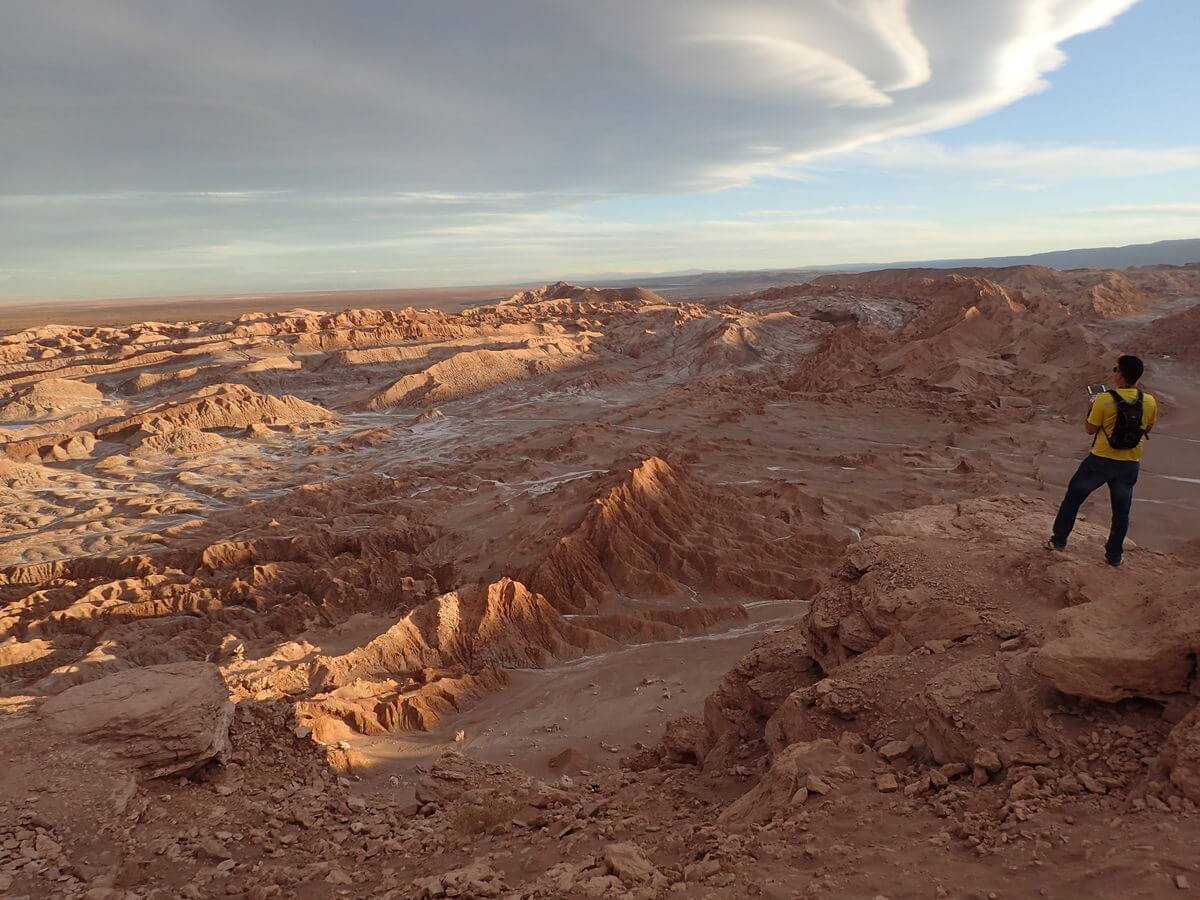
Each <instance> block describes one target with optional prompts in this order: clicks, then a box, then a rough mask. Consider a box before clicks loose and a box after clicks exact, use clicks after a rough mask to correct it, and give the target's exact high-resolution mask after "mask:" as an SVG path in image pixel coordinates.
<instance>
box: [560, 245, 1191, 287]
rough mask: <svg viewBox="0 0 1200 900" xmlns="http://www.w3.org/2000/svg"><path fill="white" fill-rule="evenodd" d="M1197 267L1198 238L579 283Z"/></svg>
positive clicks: (769, 281) (727, 283)
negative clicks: (891, 272) (938, 271)
mask: <svg viewBox="0 0 1200 900" xmlns="http://www.w3.org/2000/svg"><path fill="white" fill-rule="evenodd" d="M1188 263H1197V264H1200V238H1193V239H1188V240H1177V241H1155V242H1154V243H1153V244H1129V245H1127V246H1124V247H1089V248H1086V249H1079V250H1052V251H1050V252H1048V253H1031V254H1029V255H1027V256H986V257H979V258H977V259H924V260H911V261H907V262H890V263H846V264H844V265H834V266H803V267H797V268H794V269H755V270H749V271H732V272H673V273H659V274H654V275H649V274H641V275H623V276H608V277H598V278H596V277H593V278H584V279H574V280H581V281H584V282H586V283H588V284H595V285H600V286H613V287H616V286H626V285H631V284H636V285H638V286H640V287H645V288H649V289H650V290H652V291H656V292H658V293H660V294H663V295H664V296H668V297H698V296H709V297H715V296H728V295H729V294H735V293H742V292H745V291H758V290H764V289H766V288H769V287H776V286H778V285H785V284H796V283H798V282H802V281H810V280H812V279H813V278H816V277H817V276H818V275H824V274H827V273H829V272H870V271H873V270H877V269H962V268H982V269H995V268H1000V267H1002V266H1048V267H1050V268H1052V269H1128V268H1130V267H1132V266H1162V265H1172V266H1181V265H1186V264H1188Z"/></svg>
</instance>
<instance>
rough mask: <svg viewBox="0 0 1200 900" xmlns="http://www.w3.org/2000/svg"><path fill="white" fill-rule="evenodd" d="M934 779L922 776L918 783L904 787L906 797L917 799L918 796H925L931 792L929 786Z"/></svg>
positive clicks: (914, 782)
mask: <svg viewBox="0 0 1200 900" xmlns="http://www.w3.org/2000/svg"><path fill="white" fill-rule="evenodd" d="M931 783H932V779H930V777H929V776H928V775H922V776H921V777H920V778H918V779H917V780H916V781H913V782H912V783H910V784H907V785H905V786H904V794H905V796H906V797H915V796H917V794H924V793H925V792H926V791H928V790H929V785H930V784H931Z"/></svg>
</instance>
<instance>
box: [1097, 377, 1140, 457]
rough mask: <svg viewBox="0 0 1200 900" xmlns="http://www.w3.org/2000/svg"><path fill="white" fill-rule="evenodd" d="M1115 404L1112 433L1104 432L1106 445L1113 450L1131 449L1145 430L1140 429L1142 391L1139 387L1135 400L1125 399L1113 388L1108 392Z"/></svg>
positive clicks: (1138, 441) (1138, 442)
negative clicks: (1115, 419)
mask: <svg viewBox="0 0 1200 900" xmlns="http://www.w3.org/2000/svg"><path fill="white" fill-rule="evenodd" d="M1108 393H1109V394H1110V395H1112V398H1113V402H1114V403H1116V405H1117V421H1116V422H1114V423H1113V430H1112V434H1108V433H1107V432H1106V433H1105V435H1104V436H1105V437H1106V438H1108V446H1110V447H1112V448H1113V449H1114V450H1132V449H1133V448H1134V447H1136V446H1137V445H1138V444H1140V443H1141V442H1142V438H1143V437H1145V436H1146V432H1145V431H1144V430H1143V429H1142V392H1141V390H1140V389H1139V390H1138V392H1137V399H1136V400H1126V399H1125V398H1124V397H1122V396H1121V395H1120V394H1118V393H1117V392H1116V391H1115V390H1111V391H1109V392H1108Z"/></svg>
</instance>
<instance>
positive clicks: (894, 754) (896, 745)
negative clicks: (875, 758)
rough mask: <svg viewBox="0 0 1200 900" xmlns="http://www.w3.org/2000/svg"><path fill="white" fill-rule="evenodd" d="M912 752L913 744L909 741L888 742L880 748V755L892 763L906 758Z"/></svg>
mask: <svg viewBox="0 0 1200 900" xmlns="http://www.w3.org/2000/svg"><path fill="white" fill-rule="evenodd" d="M910 750H912V744H910V743H909V742H908V741H888V742H887V743H886V744H884V745H883V746H882V747H880V748H879V755H880V756H882V757H883V758H884V759H886V760H887V761H888V762H891V761H892V760H895V759H899V758H900V757H901V756H904V755H905V754H906V753H908V752H909V751H910Z"/></svg>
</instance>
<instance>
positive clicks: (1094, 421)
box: [1087, 388, 1158, 462]
mask: <svg viewBox="0 0 1200 900" xmlns="http://www.w3.org/2000/svg"><path fill="white" fill-rule="evenodd" d="M1137 392H1138V389H1137V388H1117V393H1118V394H1120V395H1121V396H1122V397H1124V398H1125V399H1126V400H1136V399H1137ZM1087 420H1088V423H1089V424H1091V425H1099V426H1100V431H1099V432H1097V433H1096V440H1095V442H1094V443H1093V444H1092V452H1093V453H1095V454H1096V455H1097V456H1103V457H1104V458H1105V459H1121V460H1127V461H1132V462H1137V461H1138V460H1140V459H1141V458H1142V447H1144V446H1145V445H1146V439H1145V438H1142V439H1141V441H1139V442H1138V445H1137V446H1136V447H1134V448H1132V449H1130V450H1114V449H1113V448H1112V447H1110V446H1109V445H1108V435H1110V434H1112V430H1113V426H1115V425H1116V424H1117V404H1116V401H1114V400H1113V398H1112V395H1111V394H1108V393H1104V394H1101V395H1100V396H1098V397H1097V398H1096V399H1095V400H1093V401H1092V411H1091V412H1090V413H1088V418H1087ZM1157 421H1158V402H1157V401H1156V400H1155V399H1154V396H1153V395H1152V394H1147V393H1145V392H1144V391H1143V392H1142V429H1143V430H1144V431H1148V430H1149V429H1150V428H1152V427H1153V426H1154V423H1155V422H1157Z"/></svg>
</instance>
